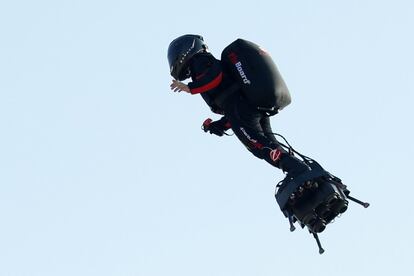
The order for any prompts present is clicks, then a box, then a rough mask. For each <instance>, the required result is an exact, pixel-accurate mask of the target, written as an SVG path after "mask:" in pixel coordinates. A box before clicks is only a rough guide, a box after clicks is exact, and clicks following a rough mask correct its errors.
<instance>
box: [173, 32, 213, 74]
mask: <svg viewBox="0 0 414 276" xmlns="http://www.w3.org/2000/svg"><path fill="white" fill-rule="evenodd" d="M205 50H207V45H206V44H205V43H204V40H203V37H202V36H201V35H190V34H187V35H183V36H180V37H178V38H176V39H174V40H173V41H172V42H171V43H170V46H168V63H169V64H170V74H171V76H172V77H173V78H174V79H176V80H180V81H181V80H185V79H187V78H189V77H190V71H189V70H188V61H189V60H190V59H191V58H192V57H193V56H194V55H196V54H197V53H200V52H202V51H205Z"/></svg>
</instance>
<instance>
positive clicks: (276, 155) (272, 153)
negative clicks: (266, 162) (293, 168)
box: [269, 149, 282, 162]
mask: <svg viewBox="0 0 414 276" xmlns="http://www.w3.org/2000/svg"><path fill="white" fill-rule="evenodd" d="M269 155H270V159H272V161H273V162H276V161H277V160H279V159H280V157H281V156H282V151H281V150H280V149H274V150H272V151H270V153H269Z"/></svg>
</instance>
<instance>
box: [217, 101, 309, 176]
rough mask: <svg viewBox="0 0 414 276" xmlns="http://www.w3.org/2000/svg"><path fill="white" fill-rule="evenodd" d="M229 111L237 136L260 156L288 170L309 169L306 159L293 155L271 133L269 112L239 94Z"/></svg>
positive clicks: (298, 171)
mask: <svg viewBox="0 0 414 276" xmlns="http://www.w3.org/2000/svg"><path fill="white" fill-rule="evenodd" d="M225 115H226V117H227V118H228V119H229V121H230V123H231V125H232V130H233V131H234V133H235V134H236V136H237V137H238V138H239V140H240V141H241V142H242V143H243V144H244V145H245V146H246V148H247V149H248V150H249V151H250V152H252V153H253V154H254V155H255V156H256V157H258V158H260V159H264V160H265V161H267V162H268V163H269V164H271V165H272V166H275V167H277V168H280V169H282V170H283V171H285V172H288V174H293V175H296V174H298V173H300V172H303V171H305V170H307V169H308V168H307V166H306V165H305V164H304V163H303V162H301V161H300V160H299V159H297V158H295V157H293V156H291V155H290V154H289V153H288V152H286V150H284V149H283V148H282V147H281V146H280V144H279V143H278V142H277V140H276V138H275V137H274V135H273V134H271V132H272V131H271V127H270V120H269V118H268V117H267V115H266V114H265V113H263V112H261V111H259V110H257V109H256V108H254V107H253V106H251V105H250V104H249V103H247V102H246V101H245V100H244V99H243V98H236V99H234V100H232V101H231V102H229V103H228V104H227V105H226V108H225Z"/></svg>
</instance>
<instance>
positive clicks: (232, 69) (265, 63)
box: [221, 39, 291, 113]
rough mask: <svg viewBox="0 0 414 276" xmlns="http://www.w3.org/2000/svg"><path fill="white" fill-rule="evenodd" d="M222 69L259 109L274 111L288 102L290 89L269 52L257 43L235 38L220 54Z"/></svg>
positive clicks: (289, 100)
mask: <svg viewBox="0 0 414 276" xmlns="http://www.w3.org/2000/svg"><path fill="white" fill-rule="evenodd" d="M221 62H222V64H223V69H224V70H225V71H226V72H228V73H229V75H230V77H231V78H232V79H234V80H235V81H236V83H237V84H238V85H239V86H240V87H241V90H242V93H243V94H244V95H245V97H246V99H247V100H248V101H249V102H250V103H252V104H253V105H255V106H256V107H257V108H258V109H259V110H263V111H267V112H275V113H276V112H277V111H278V110H281V109H283V108H284V107H286V106H287V105H288V104H290V102H291V97H290V93H289V90H288V88H287V86H286V84H285V82H284V80H283V78H282V76H281V75H280V73H279V70H278V69H277V67H276V64H275V63H274V62H273V60H272V58H271V57H270V55H269V54H268V53H267V52H266V51H264V50H263V49H262V48H260V46H258V45H256V44H255V43H252V42H250V41H247V40H244V39H237V40H236V41H234V42H233V43H231V44H230V45H228V46H227V47H226V48H224V50H223V52H222V54H221Z"/></svg>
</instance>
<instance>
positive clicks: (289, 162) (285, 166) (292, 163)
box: [279, 153, 310, 179]
mask: <svg viewBox="0 0 414 276" xmlns="http://www.w3.org/2000/svg"><path fill="white" fill-rule="evenodd" d="M279 168H280V169H282V170H283V171H284V172H287V176H286V178H285V179H291V178H294V177H296V176H298V175H300V174H302V173H304V172H306V171H309V170H310V168H309V166H308V165H306V163H304V162H303V161H301V160H299V159H298V158H296V157H295V156H293V155H290V154H288V153H284V154H283V155H282V157H281V159H280V161H279Z"/></svg>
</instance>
